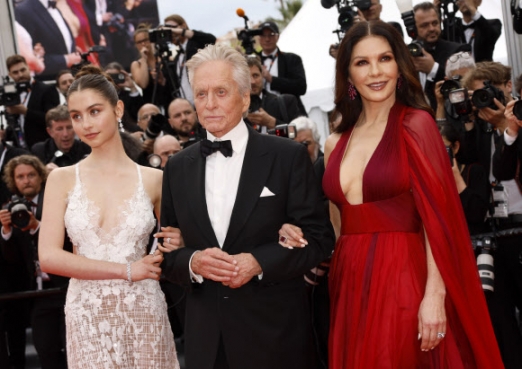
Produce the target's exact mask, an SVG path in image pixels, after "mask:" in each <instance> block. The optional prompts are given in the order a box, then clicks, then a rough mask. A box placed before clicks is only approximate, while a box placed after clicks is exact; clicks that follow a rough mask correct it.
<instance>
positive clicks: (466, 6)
mask: <svg viewBox="0 0 522 369" xmlns="http://www.w3.org/2000/svg"><path fill="white" fill-rule="evenodd" d="M447 2H448V0H443V1H441V0H434V1H433V3H434V4H435V6H436V7H438V8H439V9H440V7H441V6H442V4H443V3H447ZM481 4H482V0H456V1H455V5H456V6H457V7H458V10H459V11H460V12H461V13H462V18H459V17H455V16H454V14H453V15H452V16H451V17H446V18H445V19H444V21H443V27H444V29H443V31H442V37H443V38H444V39H445V40H448V41H453V42H457V43H461V44H464V43H466V44H470V45H471V49H472V54H473V57H474V58H475V61H476V62H481V61H492V60H493V50H495V43H496V42H497V40H498V38H499V37H500V34H501V33H502V23H501V22H500V20H498V19H486V18H484V16H483V15H482V14H480V12H479V11H478V7H479V6H480V5H481ZM475 45H477V46H478V47H477V48H475Z"/></svg>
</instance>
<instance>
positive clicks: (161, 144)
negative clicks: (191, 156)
mask: <svg viewBox="0 0 522 369" xmlns="http://www.w3.org/2000/svg"><path fill="white" fill-rule="evenodd" d="M180 151H181V145H180V143H179V141H178V140H177V139H176V137H174V136H171V135H164V136H161V137H158V138H157V139H156V140H155V141H154V154H156V155H159V157H160V158H161V165H160V168H161V169H163V168H165V165H166V164H167V160H169V158H170V157H171V156H172V155H174V154H176V153H178V152H180Z"/></svg>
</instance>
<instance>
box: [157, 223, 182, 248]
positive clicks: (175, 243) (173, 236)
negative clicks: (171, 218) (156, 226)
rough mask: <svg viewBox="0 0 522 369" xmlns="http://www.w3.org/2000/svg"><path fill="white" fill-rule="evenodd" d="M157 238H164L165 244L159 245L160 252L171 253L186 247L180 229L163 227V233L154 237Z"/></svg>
mask: <svg viewBox="0 0 522 369" xmlns="http://www.w3.org/2000/svg"><path fill="white" fill-rule="evenodd" d="M154 237H155V238H163V244H161V243H158V250H160V251H161V252H165V253H169V252H172V251H174V250H178V249H180V248H182V247H185V243H184V241H183V237H182V236H181V231H180V229H179V228H174V227H161V232H158V233H156V234H155V235H154Z"/></svg>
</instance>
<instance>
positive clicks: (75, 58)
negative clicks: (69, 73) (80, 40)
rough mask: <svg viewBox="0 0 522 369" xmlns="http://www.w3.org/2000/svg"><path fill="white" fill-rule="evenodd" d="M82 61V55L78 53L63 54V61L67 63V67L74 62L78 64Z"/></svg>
mask: <svg viewBox="0 0 522 369" xmlns="http://www.w3.org/2000/svg"><path fill="white" fill-rule="evenodd" d="M81 61H82V57H81V55H80V54H79V53H71V54H67V55H65V63H66V64H67V68H70V67H72V66H73V65H74V64H78V63H79V62H81Z"/></svg>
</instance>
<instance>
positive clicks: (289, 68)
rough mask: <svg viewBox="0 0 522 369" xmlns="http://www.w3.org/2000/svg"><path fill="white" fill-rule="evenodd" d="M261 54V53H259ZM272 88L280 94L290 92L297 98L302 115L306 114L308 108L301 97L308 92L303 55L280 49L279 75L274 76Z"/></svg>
mask: <svg viewBox="0 0 522 369" xmlns="http://www.w3.org/2000/svg"><path fill="white" fill-rule="evenodd" d="M258 55H259V56H261V53H258ZM270 89H272V90H274V91H277V92H279V93H280V94H290V95H294V96H295V97H296V98H297V103H298V105H299V109H300V110H301V114H300V115H305V116H307V114H306V109H305V108H304V105H303V103H302V101H301V99H300V98H299V96H302V95H304V94H305V93H306V75H305V70H304V66H303V61H302V60H301V57H300V56H299V55H297V54H293V53H285V52H282V51H281V50H278V56H277V77H272V82H271V83H270Z"/></svg>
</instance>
